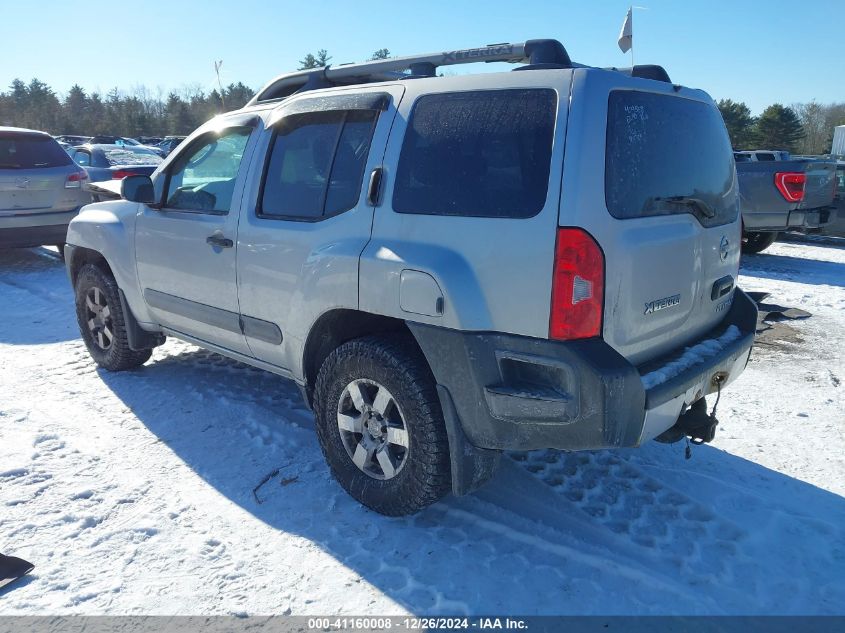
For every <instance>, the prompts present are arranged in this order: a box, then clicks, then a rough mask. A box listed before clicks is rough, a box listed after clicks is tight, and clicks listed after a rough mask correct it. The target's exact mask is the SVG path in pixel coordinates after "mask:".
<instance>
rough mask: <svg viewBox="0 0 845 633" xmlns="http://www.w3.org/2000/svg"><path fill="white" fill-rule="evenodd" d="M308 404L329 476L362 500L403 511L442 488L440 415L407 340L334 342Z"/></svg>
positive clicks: (445, 446) (446, 482)
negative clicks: (314, 415)
mask: <svg viewBox="0 0 845 633" xmlns="http://www.w3.org/2000/svg"><path fill="white" fill-rule="evenodd" d="M314 410H315V413H316V420H317V437H318V438H319V441H320V447H321V448H322V450H323V455H325V458H326V461H327V462H328V464H329V467H330V468H331V471H332V474H333V475H334V477H335V479H337V481H338V482H339V483H340V485H341V486H343V488H344V489H345V490H346V491H347V492H348V493H349V494H350V495H351V496H352V497H354V498H355V499H357V500H358V501H359V502H361V503H362V504H364V505H365V506H367V507H369V508H371V509H373V510H375V511H376V512H379V513H381V514H386V515H389V516H402V515H406V514H412V513H414V512H417V511H419V510H421V509H422V508H424V507H426V506H428V505H430V504H432V503H434V502H435V501H437V500H439V499H440V498H442V497H443V496H444V495H445V494H446V493H447V492H448V491H449V488H450V485H451V471H450V461H449V440H448V438H447V436H446V427H445V425H444V423H443V413H442V411H441V408H440V401H439V400H438V397H437V391H436V389H435V383H434V377H433V376H432V375H431V371H430V369H429V367H428V365H427V363H426V362H425V359H424V358H423V356H422V353H421V352H420V351H419V350H418V349H417V348H416V346H415V345H413V343H412V341H410V340H408V339H405V338H402V337H399V336H396V337H393V336H391V337H366V338H362V339H358V340H354V341H350V342H348V343H344V344H343V345H341V346H340V347H338V348H337V349H336V350H334V351H333V352H332V353H331V354H330V355H329V357H328V358H327V359H326V361H325V362H324V363H323V366H322V367H321V368H320V372H319V375H318V377H317V383H316V386H315V389H314Z"/></svg>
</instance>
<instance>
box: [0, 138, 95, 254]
mask: <svg viewBox="0 0 845 633" xmlns="http://www.w3.org/2000/svg"><path fill="white" fill-rule="evenodd" d="M87 181H88V174H87V172H86V171H85V170H84V169H82V168H81V167H79V166H77V165H76V164H75V163H74V162H73V161H72V160H71V159H70V156H68V155H67V153H66V152H65V151H64V150H63V149H62V147H61V145H59V143H58V142H57V141H56V140H55V139H54V138H53V137H52V136H50V135H49V134H46V133H45V132H38V131H36V130H27V129H23V128H14V127H0V248H13V247H24V246H39V245H41V244H56V245H59V246H62V245H64V242H65V235H66V234H67V225H68V223H69V222H70V220H71V218H73V217H74V216H75V215H76V214H77V212H78V211H79V209H80V208H81V207H82V205H84V204H87V203H89V202H91V194H89V193H88V192H87V191H85V188H84V187H83V185H84V184H85V183H86V182H87Z"/></svg>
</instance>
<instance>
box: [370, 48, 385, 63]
mask: <svg viewBox="0 0 845 633" xmlns="http://www.w3.org/2000/svg"><path fill="white" fill-rule="evenodd" d="M389 58H390V51H389V50H387V49H386V48H380V49H378V50H377V51H376V52H375V53H373V54H372V55H371V56H370V60H369V61H375V60H377V59H389Z"/></svg>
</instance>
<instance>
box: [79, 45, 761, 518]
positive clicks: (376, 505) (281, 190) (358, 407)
mask: <svg viewBox="0 0 845 633" xmlns="http://www.w3.org/2000/svg"><path fill="white" fill-rule="evenodd" d="M479 59H483V60H485V61H496V60H501V61H512V62H520V61H521V62H527V63H528V65H527V66H525V67H524V69H523V70H522V72H504V73H485V74H480V75H459V76H452V77H442V76H437V68H438V67H439V66H444V65H449V64H456V63H465V62H468V61H478V60H479ZM402 71H410V72H413V73H415V76H416V77H417V78H416V79H415V80H414V81H402V80H399V79H397V78H396V77H397V74H396V73H397V72H402ZM391 77H392V79H391ZM362 81H364V82H365V83H360V82H362ZM294 93H295V94H294ZM563 183H565V186H564V185H563ZM107 186H109V187H112V188H117V187H118V185H117V183H111V184H109V185H107ZM120 190H121V194H122V197H123V198H124V199H125V200H118V201H112V202H104V203H99V204H94V205H91V206H89V207H86V209H85V210H83V212H82V214H81V215H80V217H79V218H77V219H76V220H74V222H73V223H72V224H71V228H70V232H69V237H68V241H69V244H68V246H67V247H66V249H65V253H66V259H67V266H68V271H69V274H70V278H71V280H72V283H73V285H74V288H75V296H76V310H77V317H78V321H79V327H80V331H81V333H82V337H83V339H84V341H85V344H86V346H87V348H88V350H89V352H90V354H91V356H92V357H93V359H94V360H95V361H96V362H97V363H98V364H99V365H100V366H102V367H104V368H106V369H109V370H115V371H117V370H123V369H129V368H132V367H136V366H138V365H140V364H142V363H144V362H146V361H147V360H148V359H149V358H150V355H151V349H152V348H153V347H155V346H157V345H160V344H161V343H162V342H163V341H164V337H165V336H174V337H177V338H181V339H184V340H187V341H191V342H193V343H195V344H197V345H200V346H202V347H205V348H208V349H212V350H215V351H217V352H220V353H222V354H225V355H227V356H230V357H232V358H237V359H240V360H242V361H243V362H245V363H249V364H251V365H254V366H256V367H261V368H263V369H266V370H269V371H273V372H276V373H278V374H280V375H282V376H285V377H288V378H292V379H293V380H295V381H296V382H297V384H298V385H299V386H300V388H301V389H302V393H303V397H304V399H305V402H306V403H308V405H309V406H311V407H313V409H314V411H315V416H316V428H317V436H318V438H319V441H320V445H321V447H322V450H323V453H324V455H325V456H326V459H327V461H328V463H329V465H330V467H331V471H332V473H333V474H334V476H335V477H336V479H337V480H338V481H339V482H340V484H341V486H343V487H344V488H345V489H346V490H347V491H348V492H349V493H350V494H351V495H352V496H353V497H355V498H356V499H358V500H359V501H360V502H361V503H363V504H365V505H367V506H369V507H370V508H373V509H375V510H376V511H378V512H382V513H384V514H389V515H401V514H406V513H410V512H415V511H417V510H419V509H420V508H422V507H424V506H426V505H428V504H430V503H433V502H434V501H436V500H437V499H439V498H441V497H442V496H443V495H444V494H446V492H447V491H448V490H450V489H451V490H452V491H453V492H454V493H456V494H464V493H466V492H468V491H470V490H473V489H474V488H476V487H478V486H479V485H481V484H482V483H483V482H485V481H486V480H487V479H488V478H489V477H490V476H491V475H492V474H493V472H494V471H495V468H496V464H497V462H498V459H499V456H500V454H501V452H502V451H504V450H531V449H540V448H548V447H551V448H558V449H565V450H572V451H574V450H594V449H600V448H617V447H623V446H626V447H632V446H639V445H640V444H642V443H644V442H646V441H648V440H650V439H652V438H659V439H660V440H661V441H677V440H680V439H682V438H684V437H685V436H692V437H693V438H696V439H698V440H701V441H710V440H711V439H713V435H714V433H715V424H716V422H715V416H711V415H708V413H707V411H706V403H705V399H704V398H705V396H706V395H707V394H710V393H715V392H717V391H720V390H721V389H723V388H725V386H726V385H727V384H729V383H730V382H731V381H733V380H734V379H735V378H736V377H737V376H738V375H739V374H740V373H741V372H742V371H743V369H744V367H745V365H746V363H747V360H748V356H749V353H750V350H751V346H752V342H753V339H754V332H755V328H756V314H757V311H756V307H755V304H754V303H753V302H752V301H751V300H750V299H749V298H748V296H747V295H745V294H744V293H743V292H742V291H741V290H739V289H738V288H737V287H736V280H737V275H738V270H739V255H740V250H739V238H740V217H739V200H738V194H737V181H736V171H735V168H734V161H733V155H732V153H731V147H730V142H729V140H728V136H727V132H726V130H725V126H724V124H723V122H722V119H721V116H720V114H719V110H718V108H717V107H716V105H715V104H714V102H713V100H712V99H711V98H710V97H709V96H708V95H707V94H706V93H704V92H702V91H700V90H694V89H689V88H684V87H682V86H680V85H673V83H672V82H671V81H670V80H669V77H668V75H667V74H666V72H665V71H664V70H663V69H662V68H659V67H653V66H648V67H635V68H634V69H632V70H629V71H627V72H619V71H616V70H614V69H605V70H603V69H599V68H593V67H585V66H581V65H578V64H573V63H572V62H571V61H570V59H569V56H568V55H567V53H566V50H565V49H564V47H563V46H562V45H561V44H560V43H559V42H557V41H554V40H533V41H530V42H526V43H524V44H502V45H495V46H489V47H484V48H479V49H470V50H462V51H455V52H451V53H444V54H434V55H425V56H415V57H406V58H396V59H388V60H381V61H374V62H368V63H366V64H363V65H360V64H356V65H348V66H338V67H336V68H335V67H332V68H325V69H319V70H317V71H303V72H298V73H293V74H288V75H283V76H282V77H280V78H278V79H276V80H274V81H272V82H270V83H269V84H268V85H267V86H266V87H265V88H263V89H262V90H261V91H260V92H259V93H258V94H257V96H256V97H255V98H254V99H253V100H252V101H251V102H250V103H249V104H248V105H247V106H246V107H245V108H244V109H242V110H240V111H237V112H231V113H227V114H224V115H221V116H219V117H216V118H215V119H214V120H213V121H211V122H209V123H207V124H205V125H203V126H202V127H200V128H199V129H198V130H197V131H195V132H194V133H193V134H192V135H191V136H190V137H189V138H188V139H187V140H186V141H185V142H184V143H183V144H182V145H180V146H179V148H178V149H177V150H176V151H175V152H174V153H173V154H171V156H170V157H168V159H167V160H166V161H165V162H164V163H163V164H162V165H161V166H160V167H159V168H158V169H157V170H156V171H155V173H154V174H153V175H152V177H148V176H132V177H129V178H126V179H124V180H123V181H122V183H120Z"/></svg>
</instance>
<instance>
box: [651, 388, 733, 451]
mask: <svg viewBox="0 0 845 633" xmlns="http://www.w3.org/2000/svg"><path fill="white" fill-rule="evenodd" d="M711 380H712V382H713V384H714V385H715V386H716V402H715V403H713V410H712V411H710V413H707V401H706V400H705V399H704V398H703V397H701V398H699V399H698V400H696V401H695V402H693V403H692V406H690V408H689V409H687V410H686V411H684V412H683V413H682V414H681V415H680V417H678V421H677V422H676V423H675V426H673V427H672V428H670V429H667V430H666V431H664V432H663V433H662V434H660V435H658V436H657V437H656V438H655V439H656V440H657V441H658V442H665V443H667V444H674V443H675V442H677V441H679V440H682V439H686V440H687V446H686V450H685V456H686V458H687V459H689V458H690V457H692V448H690V440H692V443H693V444H705V443H707V442H712V441H713V439H714V438H715V437H716V427H717V426H718V425H719V420H718V419H716V407H717V406H719V398H720V397H721V395H722V383H723V382H725V380H727V374H725V373H723V372H719V373H718V374H714V376H713V378H712V379H711Z"/></svg>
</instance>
